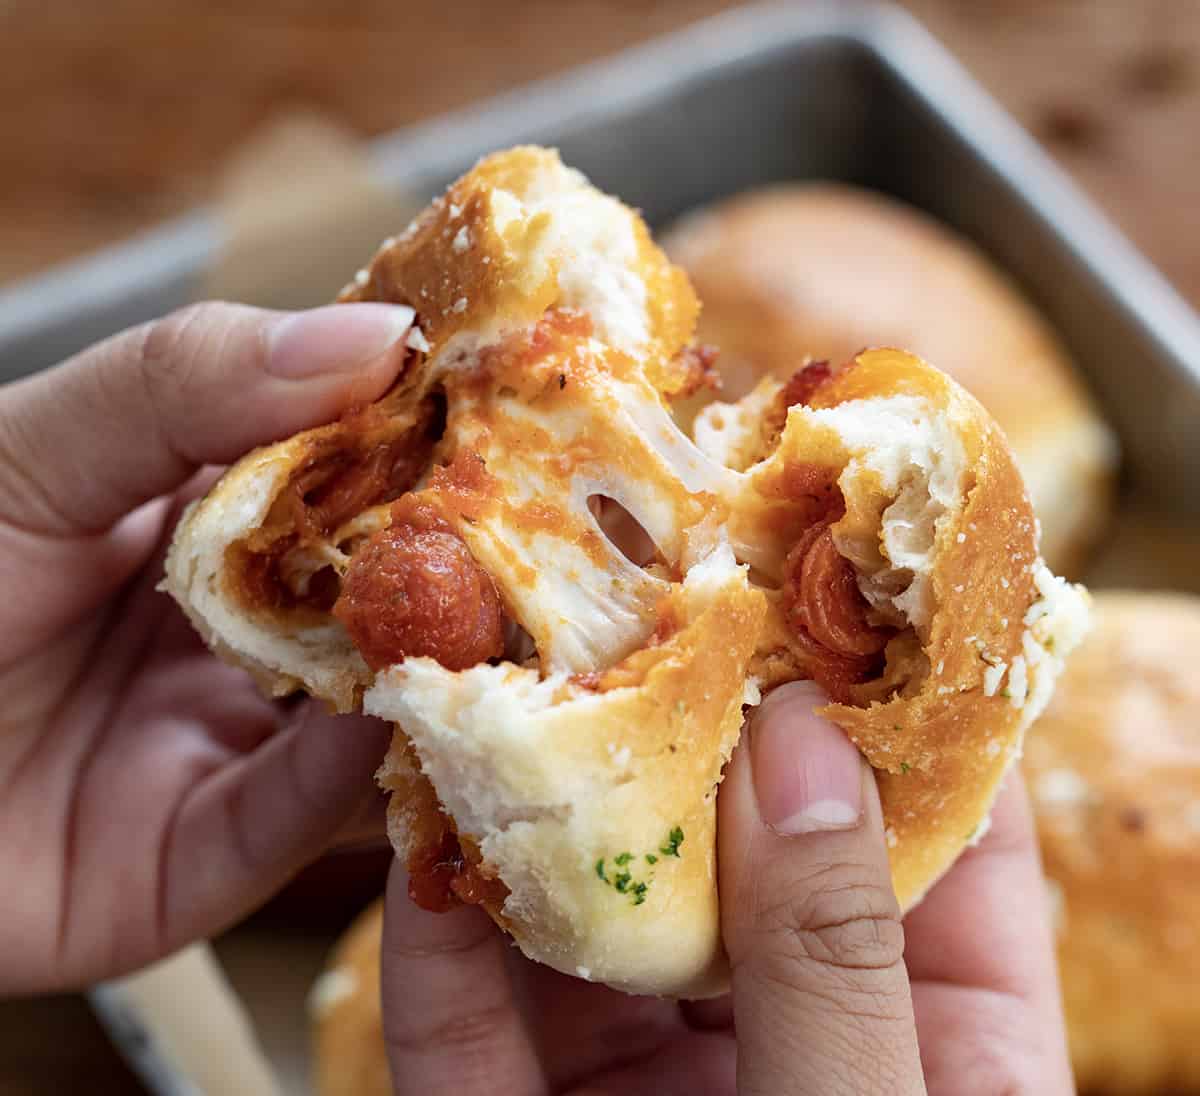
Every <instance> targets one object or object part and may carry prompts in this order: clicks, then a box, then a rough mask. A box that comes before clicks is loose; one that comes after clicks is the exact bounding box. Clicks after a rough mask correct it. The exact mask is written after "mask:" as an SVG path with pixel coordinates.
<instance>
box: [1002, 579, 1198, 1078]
mask: <svg viewBox="0 0 1200 1096" xmlns="http://www.w3.org/2000/svg"><path fill="white" fill-rule="evenodd" d="M1196 651H1200V598H1196V597H1192V596H1187V595H1177V594H1135V593H1102V594H1099V595H1097V597H1096V604H1095V627H1094V630H1093V632H1092V634H1091V635H1090V636H1089V637H1088V639H1087V641H1086V642H1085V643H1084V645H1083V646H1082V647H1081V648H1080V650H1079V651H1078V652H1077V653H1076V655H1075V657H1074V658H1073V660H1072V662H1071V665H1070V667H1069V668H1068V670H1067V673H1066V674H1065V675H1064V677H1063V679H1062V682H1061V684H1060V686H1059V690H1058V693H1057V695H1056V696H1055V698H1054V700H1053V701H1052V702H1051V704H1050V706H1049V708H1048V709H1047V711H1046V714H1045V715H1044V716H1043V717H1042V719H1041V720H1040V721H1039V722H1038V724H1037V726H1036V727H1035V728H1034V729H1033V731H1032V732H1031V733H1030V737H1029V743H1028V746H1027V750H1026V756H1025V761H1024V768H1025V773H1026V777H1027V779H1028V783H1029V788H1030V792H1031V794H1032V798H1033V803H1034V809H1035V812H1036V816H1037V825H1038V833H1039V836H1040V839H1041V845H1042V857H1043V860H1044V863H1045V870H1046V875H1047V877H1048V879H1049V880H1050V886H1051V893H1052V896H1053V904H1054V906H1055V909H1056V921H1057V926H1056V927H1057V940H1058V959H1059V970H1060V975H1061V979H1062V988H1063V996H1064V1000H1065V1003H1066V1012H1067V1026H1068V1033H1069V1037H1070V1044H1071V1057H1072V1061H1073V1064H1074V1067H1075V1072H1076V1076H1077V1079H1078V1082H1079V1086H1080V1088H1081V1089H1082V1090H1083V1091H1087V1092H1105V1093H1114V1094H1135V1093H1136V1094H1142V1093H1146V1094H1150V1093H1158V1092H1163V1091H1171V1092H1176V1091H1177V1092H1180V1093H1185V1092H1187V1093H1193V1092H1200V1042H1198V1040H1197V1035H1198V1034H1200V670H1197V667H1196V661H1195V652H1196Z"/></svg>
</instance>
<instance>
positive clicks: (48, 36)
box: [0, 0, 1200, 303]
mask: <svg viewBox="0 0 1200 1096" xmlns="http://www.w3.org/2000/svg"><path fill="white" fill-rule="evenodd" d="M734 6H737V5H736V4H734V3H730V2H729V0H659V2H650V0H573V2H572V3H570V4H560V3H556V2H553V0H524V2H521V0H515V2H509V3H503V2H485V0H459V2H457V3H454V4H452V5H451V4H444V3H434V2H432V0H407V2H403V3H397V2H395V0H307V2H306V0H105V2H104V3H88V2H85V0H0V139H2V141H3V146H2V147H3V148H4V150H5V155H4V158H3V159H4V169H3V171H2V172H0V234H2V235H0V282H3V281H7V280H12V279H14V278H18V277H20V276H21V275H24V274H28V273H32V272H34V271H36V270H38V269H41V268H44V267H45V266H47V265H48V264H51V263H54V262H57V261H59V260H62V259H65V258H69V257H70V256H72V255H75V254H77V253H79V252H81V251H86V250H88V249H91V248H95V247H97V246H98V245H101V244H104V243H108V242H112V241H114V240H119V239H121V238H123V237H125V236H127V235H128V234H129V233H131V232H133V231H135V230H137V229H139V228H144V227H146V226H147V225H151V224H154V223H155V222H156V221H160V220H162V219H163V218H166V217H169V216H171V215H172V214H175V213H179V212H181V211H183V210H186V209H187V208H189V207H190V206H193V205H195V204H197V203H201V202H205V201H207V200H209V199H210V198H211V197H212V196H213V194H214V190H215V188H216V187H217V185H218V180H220V179H221V177H222V173H223V171H225V170H226V169H227V167H228V165H229V164H230V163H231V161H233V160H234V158H235V157H236V156H237V154H238V151H239V149H240V148H242V147H243V146H245V144H246V143H247V142H248V141H252V140H253V139H255V137H256V136H257V135H260V134H261V133H262V131H263V130H264V127H269V126H272V125H276V124H278V123H280V122H281V121H283V120H286V119H288V118H290V117H295V116H297V115H300V116H305V117H311V116H313V115H316V116H318V117H322V118H324V119H327V120H328V121H330V122H331V123H333V124H335V125H337V126H338V127H342V128H344V130H345V131H346V132H347V133H349V134H352V135H360V136H370V135H375V134H379V133H382V132H385V131H387V130H389V129H392V128H395V127H397V126H402V125H404V124H406V123H409V122H412V121H415V120H416V119H419V118H422V117H425V116H428V115H430V114H434V113H437V112H440V111H443V110H447V109H449V108H452V107H457V106H461V105H463V104H465V103H469V102H471V101H473V100H476V99H480V98H483V97H485V96H488V95H490V94H493V93H495V92H497V91H500V90H501V89H504V88H507V87H512V86H515V85H517V84H520V83H524V82H527V81H529V80H532V79H535V78H536V77H539V76H544V75H547V74H550V73H552V72H557V71H560V70H563V69H566V68H569V67H570V66H572V65H575V64H578V63H580V62H582V61H584V60H587V59H589V58H593V57H598V56H601V55H603V54H606V53H611V52H613V51H615V50H618V49H620V48H621V47H622V46H625V45H628V44H630V43H632V42H635V41H638V40H641V39H644V38H648V37H651V36H653V35H655V34H657V33H661V32H663V31H665V30H668V29H670V28H673V27H676V26H679V25H682V24H684V23H687V22H690V21H693V20H695V19H698V18H700V17H702V16H704V15H708V14H711V13H713V12H715V11H718V10H720V9H723V8H729V7H734ZM908 6H909V7H910V8H911V9H912V10H913V11H914V12H915V14H917V15H918V16H919V17H920V18H921V19H922V20H923V21H924V22H925V23H926V25H927V26H928V27H929V28H930V29H932V30H933V31H934V32H935V33H936V34H937V35H938V36H939V37H940V38H941V39H942V40H943V41H944V42H945V43H946V44H947V45H948V46H949V47H950V48H951V50H952V51H953V52H954V53H955V54H956V55H957V56H958V57H959V58H960V59H961V60H962V61H963V62H964V63H965V64H966V65H967V66H968V67H969V68H970V69H971V71H972V72H973V74H974V75H975V76H976V77H977V78H978V79H979V80H980V81H981V82H982V83H983V84H984V86H985V87H987V88H988V89H989V90H990V91H991V92H992V93H993V94H994V95H995V96H996V97H997V98H998V99H999V100H1000V102H1001V103H1003V104H1004V105H1005V106H1006V107H1007V108H1008V109H1009V110H1010V111H1011V112H1012V113H1013V114H1014V115H1015V116H1016V117H1017V119H1018V120H1020V121H1021V122H1022V123H1023V124H1024V125H1025V126H1026V128H1028V129H1029V130H1030V131H1031V132H1032V133H1034V134H1035V135H1036V136H1037V137H1038V138H1039V139H1041V140H1042V141H1043V142H1044V143H1045V145H1046V147H1047V148H1049V149H1050V151H1051V152H1053V154H1054V155H1055V156H1056V157H1057V158H1058V159H1059V160H1060V161H1061V162H1062V163H1063V164H1064V165H1065V166H1066V167H1067V168H1068V169H1069V170H1070V172H1071V173H1072V174H1073V175H1074V176H1075V178H1076V179H1077V180H1078V181H1079V182H1080V183H1082V184H1083V186H1084V188H1085V189H1086V190H1087V191H1088V192H1089V193H1090V194H1091V195H1092V197H1093V198H1095V199H1096V200H1097V201H1098V202H1099V203H1100V205H1101V206H1102V207H1103V208H1104V209H1105V210H1106V211H1107V212H1108V213H1109V214H1110V215H1111V216H1112V217H1113V219H1114V220H1115V221H1116V222H1117V223H1118V224H1119V225H1120V226H1121V227H1122V228H1123V229H1124V230H1125V231H1126V232H1127V233H1128V234H1129V235H1130V236H1131V237H1132V239H1133V241H1134V242H1135V243H1136V244H1137V245H1138V246H1140V247H1141V248H1142V250H1144V251H1145V252H1146V254H1147V255H1148V256H1149V257H1150V259H1152V260H1153V261H1154V262H1155V263H1156V264H1157V265H1158V266H1159V267H1160V268H1161V269H1162V270H1163V271H1165V272H1166V274H1167V275H1168V277H1170V278H1171V279H1172V280H1173V281H1174V282H1175V283H1176V285H1177V286H1178V288H1179V289H1180V290H1181V291H1182V292H1183V293H1184V294H1185V295H1186V296H1187V297H1188V298H1189V299H1190V300H1191V301H1192V302H1193V303H1200V227H1198V226H1197V224H1196V221H1195V218H1194V216H1193V211H1194V208H1195V197H1196V189H1197V180H1198V179H1200V141H1198V140H1197V139H1196V133H1197V129H1198V125H1200V2H1197V0H1050V2H1042V0H910V3H909V4H908Z"/></svg>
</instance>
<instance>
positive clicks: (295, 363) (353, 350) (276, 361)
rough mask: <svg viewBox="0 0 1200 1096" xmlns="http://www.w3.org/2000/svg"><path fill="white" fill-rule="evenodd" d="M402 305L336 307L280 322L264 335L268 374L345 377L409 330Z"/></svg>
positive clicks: (291, 377)
mask: <svg viewBox="0 0 1200 1096" xmlns="http://www.w3.org/2000/svg"><path fill="white" fill-rule="evenodd" d="M413 317H414V313H413V310H412V309H411V308H409V307H408V306H407V305H397V304H335V305H328V306H326V307H325V308H314V309H313V310H312V311H310V312H296V313H293V314H292V315H290V316H285V317H283V319H281V320H279V321H278V322H277V323H276V324H275V325H274V326H273V327H272V329H271V331H270V333H269V334H268V336H267V339H268V342H267V371H268V372H269V373H271V374H272V375H274V376H276V377H282V378H284V379H285V380H305V379H307V378H309V377H315V376H318V375H320V374H322V373H350V372H353V371H354V370H355V369H358V368H360V367H361V366H363V365H365V364H366V363H367V362H369V361H371V359H372V358H377V357H379V355H381V354H383V353H384V352H385V351H386V350H388V349H389V348H390V347H392V346H394V345H395V344H396V342H397V340H399V339H402V338H403V337H404V335H405V334H406V333H407V332H408V330H409V328H410V327H411V326H412V322H413Z"/></svg>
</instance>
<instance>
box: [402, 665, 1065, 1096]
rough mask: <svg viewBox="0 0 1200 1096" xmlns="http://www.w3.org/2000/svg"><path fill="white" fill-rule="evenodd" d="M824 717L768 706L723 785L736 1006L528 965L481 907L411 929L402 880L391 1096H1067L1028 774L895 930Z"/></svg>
mask: <svg viewBox="0 0 1200 1096" xmlns="http://www.w3.org/2000/svg"><path fill="white" fill-rule="evenodd" d="M820 699H821V698H820V696H819V694H818V693H817V692H816V691H815V689H814V687H813V686H812V685H811V684H808V683H804V684H796V685H790V686H784V687H783V688H780V689H778V690H776V691H775V692H774V693H773V694H771V696H770V697H768V699H767V700H766V702H765V703H764V704H763V706H762V708H761V709H760V710H759V711H758V712H757V713H756V714H755V716H754V718H753V720H752V721H751V724H750V726H749V727H748V730H747V734H746V735H745V736H744V738H743V742H742V744H741V745H739V747H738V750H737V751H736V753H735V755H734V758H733V761H732V762H731V763H730V766H729V770H728V772H727V775H726V778H725V782H724V783H723V784H722V786H721V792H720V795H719V797H718V805H719V811H720V817H719V828H718V834H719V846H720V848H719V875H720V888H721V905H722V918H723V925H722V928H723V935H724V938H725V943H726V947H727V949H728V951H729V955H730V959H731V962H732V965H733V983H732V993H731V995H730V996H729V997H726V998H722V999H719V1000H715V1001H705V1002H695V1003H683V1004H677V1003H674V1002H668V1001H660V1000H656V999H652V998H635V997H626V996H624V995H622V994H619V993H616V992H614V991H612V990H609V989H606V988H605V987H602V986H596V985H591V984H589V983H587V982H582V981H579V980H578V979H574V978H568V977H566V976H564V975H561V974H558V973H556V972H554V971H552V970H549V969H548V968H546V967H542V966H538V965H537V964H533V963H530V962H528V961H527V960H525V959H523V958H522V957H521V956H520V954H519V953H518V952H517V951H516V950H515V949H514V948H512V947H510V946H509V945H508V944H507V943H506V942H505V941H504V939H503V937H502V936H501V935H500V933H499V931H498V930H497V929H496V928H495V926H494V925H493V924H492V923H491V921H490V920H489V919H488V918H487V916H486V915H485V914H483V913H481V912H480V911H479V910H477V909H459V910H456V911H455V912H453V913H449V914H440V915H439V914H428V913H424V912H422V911H421V910H419V909H417V908H416V907H414V906H413V905H412V904H411V903H410V902H409V901H408V899H407V897H406V895H405V893H404V891H405V879H404V875H403V872H402V871H401V870H400V869H399V867H398V866H394V867H393V871H392V877H391V880H390V881H389V888H388V903H387V911H386V915H385V927H384V940H383V1004H384V1031H385V1037H386V1040H387V1045H388V1054H389V1057H390V1060H391V1065H392V1071H393V1075H394V1079H395V1088H396V1092H397V1093H398V1094H407V1093H426V1092H442V1091H454V1092H456V1093H458V1094H459V1096H472V1094H473V1093H491V1092H505V1093H512V1094H514V1096H526V1094H528V1096H533V1094H538V1096H543V1094H549V1093H572V1094H574V1096H584V1094H585V1093H586V1094H587V1096H604V1094H608V1093H612V1094H614V1096H615V1094H618V1093H619V1094H620V1096H639V1094H643V1093H644V1094H646V1096H650V1094H655V1096H672V1094H675V1093H678V1094H681V1096H682V1094H684V1093H686V1094H689V1096H693V1094H695V1096H709V1094H718V1093H734V1092H737V1093H741V1094H743V1096H746V1094H750V1093H755V1094H770V1096H777V1094H783V1093H788V1094H792V1093H795V1094H809V1093H813V1094H818V1093H819V1094H821V1096H875V1094H881V1096H882V1094H885V1093H886V1094H887V1096H900V1094H908V1093H923V1092H929V1093H931V1094H933V1096H959V1094H961V1093H967V1092H969V1093H971V1094H972V1096H975V1094H978V1096H988V1094H993V1093H994V1094H997V1096H999V1094H1001V1093H1004V1094H1011V1093H1030V1094H1034V1093H1036V1094H1037V1096H1063V1094H1067V1093H1071V1092H1073V1091H1074V1090H1073V1086H1072V1083H1071V1079H1070V1073H1069V1068H1068V1065H1067V1059H1066V1048H1065V1041H1064V1036H1063V1023H1062V1016H1061V1011H1060V1006H1059V1002H1058V991H1057V982H1056V976H1055V968H1054V956H1053V949H1052V946H1051V938H1050V929H1049V922H1048V918H1047V911H1046V908H1045V895H1044V887H1043V883H1042V878H1041V870H1040V865H1039V861H1038V853H1037V845H1036V842H1035V839H1034V833H1033V828H1032V823H1031V819H1030V815H1029V810H1028V804H1027V802H1026V799H1025V793H1024V788H1023V786H1022V784H1021V780H1020V775H1019V774H1018V773H1016V772H1014V773H1012V774H1011V775H1010V776H1009V777H1008V779H1007V783H1006V787H1005V789H1004V791H1003V792H1002V793H1001V795H1000V798H999V800H998V801H997V803H996V806H995V808H994V810H993V812H992V828H991V830H990V831H989V833H988V835H987V836H986V837H985V838H984V839H983V841H982V842H981V843H980V844H979V845H978V846H977V847H976V848H973V849H970V850H968V851H967V852H966V853H965V854H964V855H963V856H962V857H961V859H960V860H959V861H958V862H957V864H956V865H955V866H954V868H953V869H952V871H951V872H950V873H949V874H948V875H947V876H946V877H945V878H944V879H943V880H942V881H941V882H940V883H939V884H938V885H937V886H936V887H935V888H934V889H933V891H932V892H931V893H930V894H929V896H928V897H927V898H926V899H925V901H924V902H923V903H922V904H921V905H920V906H918V907H917V909H916V910H915V911H914V912H913V913H912V914H910V915H909V917H908V918H907V920H906V921H905V922H904V925H903V927H902V926H901V922H900V917H899V910H898V908H897V905H896V901H895V897H894V895H893V893H892V888H891V879H890V875H889V871H888V866H887V849H886V842H885V838H884V832H883V824H882V819H881V815H880V809H879V800H878V796H877V793H876V791H875V783H874V779H873V777H872V776H871V774H870V769H869V768H868V767H867V765H866V763H865V762H864V761H863V760H862V759H861V757H860V756H859V754H858V751H857V750H856V749H855V748H854V747H853V746H852V745H851V744H850V743H849V741H848V740H847V739H846V738H845V736H844V735H843V734H842V732H841V731H840V730H838V729H837V728H836V727H834V726H833V725H832V724H830V723H828V722H826V721H824V720H822V719H820V718H818V717H817V716H815V715H813V714H812V709H813V707H814V706H816V705H818V704H819V702H820ZM785 833H787V834H788V835H786V836H785Z"/></svg>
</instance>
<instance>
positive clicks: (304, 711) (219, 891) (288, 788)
mask: <svg viewBox="0 0 1200 1096" xmlns="http://www.w3.org/2000/svg"><path fill="white" fill-rule="evenodd" d="M389 739H390V729H389V727H388V726H387V724H385V723H383V722H382V721H380V720H376V719H369V718H367V717H365V716H357V717H355V716H333V715H329V714H327V713H326V712H325V711H324V710H322V709H321V708H320V707H319V706H318V705H317V704H316V702H315V701H314V702H311V703H309V704H307V705H305V706H304V707H303V708H300V709H298V710H297V713H296V715H295V717H294V718H293V720H292V721H291V723H290V725H288V726H287V727H285V728H284V729H283V730H281V731H279V732H278V733H277V734H275V735H274V736H273V737H272V738H270V739H269V740H268V741H266V742H264V743H263V745H262V746H260V747H259V748H258V749H257V750H255V751H254V752H253V753H252V754H250V755H249V756H248V757H245V758H242V759H240V760H237V761H234V762H232V763H231V764H228V765H225V766H224V767H223V768H222V769H221V770H220V771H219V772H218V773H217V774H216V775H215V776H212V777H210V778H209V779H207V780H205V781H204V782H202V783H201V784H200V785H198V786H197V787H196V788H195V790H194V791H193V792H192V793H191V794H190V795H189V796H188V797H187V798H186V799H185V800H184V802H183V806H182V807H181V808H180V811H179V814H178V816H177V818H176V820H175V822H174V825H173V826H172V827H171V829H170V833H169V836H168V837H167V839H166V844H165V853H164V860H163V865H164V866H163V871H164V877H163V883H162V887H163V898H162V911H161V916H160V926H159V927H160V936H161V939H162V941H163V950H164V951H166V950H169V949H170V948H171V947H172V946H175V945H178V944H182V943H184V942H186V941H188V940H191V939H194V938H195V937H197V936H209V935H212V934H213V933H214V932H215V931H217V930H218V929H220V928H221V927H223V926H225V925H229V924H231V923H232V922H233V921H235V920H237V918H238V917H240V916H242V915H243V914H245V913H246V912H248V911H249V910H251V909H253V908H255V907H256V906H258V905H259V904H260V903H262V902H263V901H264V900H265V899H266V898H268V897H269V896H270V895H271V894H273V893H274V892H275V891H276V890H278V889H279V887H280V886H282V885H283V884H284V883H285V882H286V881H287V880H288V879H289V878H291V876H292V875H294V874H295V872H296V871H298V870H299V869H300V868H301V867H303V866H304V865H305V864H307V863H309V862H310V861H311V860H313V859H315V858H316V857H317V856H318V855H320V854H321V853H322V852H323V851H324V850H325V849H326V848H327V847H328V845H329V843H330V841H331V840H332V839H333V837H334V835H335V834H337V832H338V831H339V829H341V828H342V827H343V826H344V825H345V824H346V822H347V820H348V819H350V818H351V817H352V816H353V815H354V814H355V812H356V811H357V810H358V809H360V806H361V803H362V799H363V789H364V788H369V787H370V786H371V782H372V780H373V777H374V773H375V770H376V769H377V768H378V767H379V763H380V761H381V760H382V759H383V756H384V754H385V752H386V751H387V747H388V742H389Z"/></svg>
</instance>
